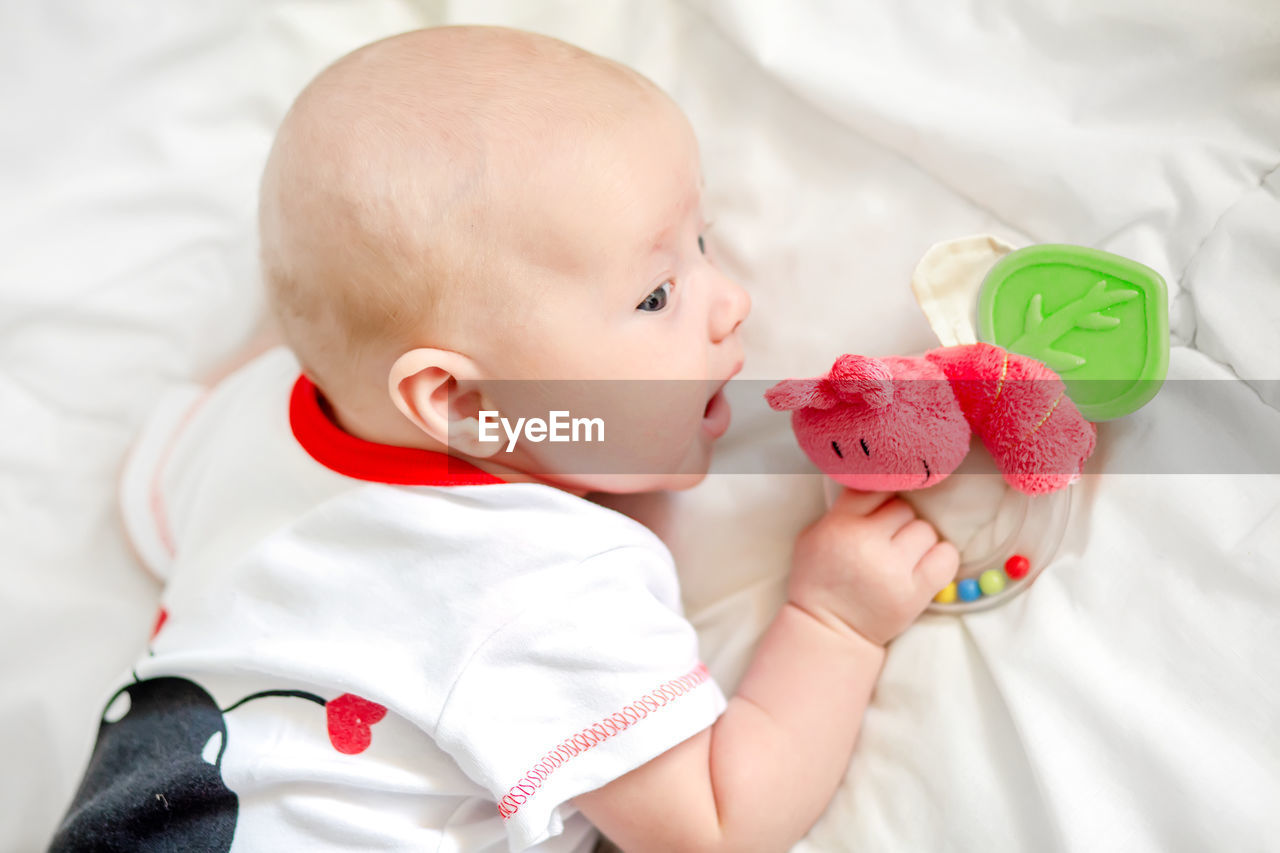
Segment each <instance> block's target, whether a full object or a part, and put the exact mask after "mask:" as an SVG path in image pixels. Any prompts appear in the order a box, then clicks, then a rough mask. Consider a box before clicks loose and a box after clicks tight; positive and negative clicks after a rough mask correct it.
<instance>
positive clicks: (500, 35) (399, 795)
mask: <svg viewBox="0 0 1280 853" xmlns="http://www.w3.org/2000/svg"><path fill="white" fill-rule="evenodd" d="M701 196H702V179H701V170H700V165H699V159H698V150H697V146H696V142H695V140H694V136H693V133H692V130H691V128H690V126H689V123H688V122H687V120H686V119H685V118H684V116H683V115H682V114H681V112H680V111H679V109H678V108H677V107H676V106H675V105H674V103H673V102H672V101H671V100H670V99H669V98H668V97H667V96H666V95H664V94H663V93H662V92H661V91H660V90H659V89H658V88H657V87H655V86H654V85H653V84H652V83H651V82H649V81H648V80H646V79H645V78H643V77H642V76H640V75H639V74H637V73H635V72H634V71H631V70H629V69H627V68H625V67H622V66H620V65H618V64H616V63H614V62H611V61H608V60H605V59H602V58H600V57H597V56H594V55H591V54H589V53H586V52H584V51H582V50H579V49H577V48H574V47H571V46H569V45H566V44H564V43H561V42H558V41H556V40H553V39H550V38H546V37H542V36H536V35H532V34H529V33H522V32H517V31H512V30H506V29H500V28H486V27H456V28H441V29H433V30H424V31H418V32H411V33H406V34H403V35H400V36H396V37H394V38H390V39H386V40H383V41H380V42H377V43H375V44H372V45H369V46H366V47H364V48H362V49H360V50H358V51H356V52H354V53H352V54H350V55H348V56H346V57H344V58H342V59H340V60H339V61H338V62H336V63H335V64H334V65H332V66H331V67H329V68H328V69H326V70H325V71H324V72H322V73H321V74H320V75H319V76H318V77H317V78H316V79H315V80H314V81H313V82H312V83H311V84H310V85H309V86H308V87H307V88H306V89H305V90H304V91H303V93H302V94H301V95H300V96H299V97H298V99H297V101H296V102H295V104H294V105H293V107H292V109H291V110H290V112H289V114H288V115H287V117H286V118H285V120H284V122H283V124H282V126H281V128H280V130H279V133H278V135H277V137H276V141H275V145H274V147H273V149H272V152H271V155H270V157H269V160H268V163H267V167H266V171H265V174H264V178H263V182H262V196H261V208H260V224H261V236H262V259H263V272H264V277H265V280H266V282H267V285H268V292H269V295H270V304H271V307H272V309H273V310H272V314H273V317H274V320H275V322H276V323H277V324H278V327H279V330H280V332H281V333H282V335H283V337H284V340H285V342H286V343H287V344H288V347H287V348H286V347H277V348H274V349H272V350H270V351H268V352H266V353H265V354H262V355H261V356H259V357H257V358H255V359H254V360H252V361H251V362H250V363H248V364H247V365H244V366H242V367H240V368H239V369H237V370H235V371H234V372H233V373H232V374H231V375H230V376H229V377H227V378H226V379H225V381H222V382H220V383H218V384H217V385H216V387H214V389H213V390H212V391H206V390H205V389H203V388H200V387H194V386H193V387H190V388H184V389H181V390H180V391H179V392H177V393H175V394H174V395H172V396H170V397H169V398H167V399H166V400H165V401H164V403H163V404H162V405H161V406H160V408H159V409H158V410H157V412H156V413H155V414H154V415H153V416H152V417H151V419H150V420H149V421H148V423H147V425H146V426H145V428H144V430H143V432H142V435H141V437H140V439H139V441H138V444H137V445H136V447H135V449H134V451H133V452H132V454H131V457H130V460H129V462H128V464H127V466H126V469H125V473H124V477H123V480H122V484H121V495H122V507H123V512H124V516H125V522H126V526H127V528H128V531H129V534H130V538H131V540H132V541H133V543H134V545H135V547H136V550H137V551H138V554H139V556H140V558H141V559H142V560H143V562H144V563H145V564H146V565H147V566H148V567H149V568H150V569H151V570H152V571H153V572H154V573H156V574H157V576H159V577H160V578H162V579H163V580H164V581H165V591H164V594H163V599H162V610H161V613H160V617H159V619H158V620H157V624H156V629H155V632H154V634H153V636H152V640H151V643H150V648H149V650H148V654H147V655H146V656H145V657H144V658H142V659H141V660H140V661H139V662H138V664H137V666H136V667H135V668H134V670H133V672H132V673H130V674H129V676H128V678H127V679H124V680H123V681H122V684H123V686H121V688H120V690H119V691H118V692H117V693H116V695H115V696H114V697H113V698H112V699H111V701H110V702H109V703H108V707H107V710H106V713H105V714H104V718H103V723H102V727H101V729H100V731H99V736H98V742H97V746H96V748H95V751H94V756H93V759H92V761H91V763H90V767H89V770H88V772H87V774H86V777H85V781H84V783H83V784H82V786H81V789H80V791H79V792H78V794H77V796H76V799H75V801H74V803H73V804H72V807H71V810H70V811H69V813H68V815H67V817H66V819H65V820H64V822H63V824H62V826H61V827H60V829H59V833H58V836H57V838H55V841H54V848H55V849H78V848H82V847H89V846H93V845H95V844H105V843H107V842H110V843H112V844H115V845H117V846H116V847H115V848H113V849H158V848H160V847H164V849H196V848H199V849H221V850H228V849H235V850H307V851H321V850H337V849H344V850H457V851H489V850H493V851H496V850H511V851H519V850H525V849H531V848H532V849H537V850H544V851H586V850H590V849H592V846H593V845H594V844H595V843H596V842H597V840H598V838H599V833H598V832H597V829H598V830H600V831H602V832H603V833H604V834H605V835H606V836H607V837H608V838H609V839H611V840H612V841H613V842H614V843H616V844H617V845H618V846H620V847H621V848H622V849H623V850H626V851H644V850H660V851H673V850H674V851H678V850H696V851H712V850H725V851H748V850H762V851H780V850H785V849H786V848H787V847H789V846H790V845H791V844H792V843H794V842H795V841H797V840H798V839H799V838H800V837H801V836H802V835H804V833H805V832H806V831H807V830H808V828H809V827H810V826H811V825H812V824H813V822H814V821H815V820H816V819H817V817H818V816H819V814H821V812H822V811H823V809H824V808H825V807H826V805H827V802H828V800H829V799H830V797H831V795H832V793H833V792H834V790H835V788H836V785H837V784H838V783H839V781H840V779H841V776H842V774H843V773H844V771H845V770H846V768H847V766H848V762H849V757H850V754H851V752H852V749H853V745H854V741H855V739H856V737H857V734H858V730H859V725H860V721H861V719H862V716H863V713H864V710H865V709H866V706H867V703H868V701H869V699H870V696H871V692H872V688H873V686H874V684H875V681H876V678H877V676H878V673H879V670H880V666H881V663H882V661H883V659H884V654H885V651H884V647H885V645H886V644H887V643H888V642H889V641H890V640H891V639H893V638H894V637H895V636H896V635H897V634H899V633H900V632H901V631H902V630H904V629H905V628H906V627H907V626H908V625H909V624H911V622H912V620H914V619H915V618H916V616H917V615H918V614H919V613H920V612H921V611H922V610H923V609H924V607H925V606H926V604H927V603H928V602H929V600H930V599H931V598H932V596H933V595H934V594H935V593H936V592H937V591H938V590H939V589H941V588H942V587H944V586H945V585H946V584H947V583H948V582H950V581H951V579H952V577H953V576H954V574H955V571H956V567H957V563H958V555H957V553H956V551H955V549H954V548H953V547H952V546H950V545H949V544H946V543H942V542H939V541H938V536H937V534H936V532H935V531H934V530H933V528H932V527H931V526H930V525H929V524H928V523H926V522H925V521H923V520H921V519H918V518H916V516H915V514H914V513H913V512H912V510H911V509H910V508H909V507H908V506H907V505H906V504H905V503H903V502H902V501H900V500H898V499H895V498H891V497H890V496H889V495H887V494H884V493H859V492H853V491H846V492H844V493H843V494H842V495H841V497H840V498H839V499H838V500H837V501H836V502H835V504H834V505H833V506H832V507H831V509H830V510H829V511H828V512H827V514H826V515H825V516H823V517H822V518H821V519H820V520H819V521H817V522H816V523H815V524H813V525H812V526H811V527H809V528H808V529H807V530H805V531H804V532H803V533H802V534H801V535H800V537H799V539H798V540H797V542H796V546H795V550H794V557H793V563H792V567H791V574H790V579H789V583H788V588H787V598H788V600H787V602H786V604H785V605H784V606H783V607H782V608H781V610H780V611H779V612H778V614H777V616H776V617H775V619H774V621H773V623H772V625H771V626H770V627H769V629H768V631H767V633H766V634H765V635H764V637H763V639H762V641H761V643H760V644H759V647H758V649H757V651H756V654H755V658H754V660H753V661H752V663H751V666H750V668H749V670H748V672H747V674H746V676H745V677H744V679H743V680H742V683H741V684H740V685H739V687H738V690H737V692H736V694H734V695H733V696H732V698H728V699H726V697H725V696H724V694H723V692H722V691H721V690H720V688H719V686H718V685H717V684H716V682H715V681H714V680H713V679H712V678H711V676H710V674H709V673H708V671H707V668H706V666H705V665H704V664H703V663H702V662H701V660H700V659H699V652H698V646H697V637H696V634H695V633H694V631H693V629H692V627H691V626H690V625H689V623H688V622H687V621H686V620H685V618H684V615H683V612H682V608H681V603H680V592H679V587H678V584H677V579H676V573H675V567H674V565H673V563H672V560H671V556H670V554H669V552H668V551H667V549H666V548H665V547H664V546H663V545H662V543H661V542H660V541H659V540H658V539H657V538H656V537H655V536H654V535H653V534H652V533H651V532H650V531H648V530H647V529H645V528H644V527H643V526H641V525H640V524H638V523H637V522H635V521H633V520H631V519H629V518H627V517H625V516H623V515H621V514H619V513H616V512H614V511H612V510H609V509H605V508H604V507H601V506H599V505H597V504H595V503H592V502H590V501H588V500H585V499H584V498H583V495H585V494H587V493H589V492H606V493H626V492H638V491H650V490H659V489H679V488H687V487H689V486H692V485H694V484H696V483H697V482H699V481H700V480H701V479H703V478H704V477H705V475H706V472H707V469H708V465H709V462H710V457H711V452H712V447H713V445H714V444H715V442H716V440H717V439H718V438H719V437H720V436H721V435H723V434H724V432H725V431H726V429H727V428H728V423H729V409H728V404H727V403H726V402H725V399H724V395H723V393H722V390H721V389H722V387H723V386H724V384H725V383H726V382H728V380H729V379H730V377H732V376H733V375H734V374H735V373H737V372H738V371H739V369H740V368H741V367H742V359H743V351H742V345H741V341H740V337H739V330H740V326H741V324H742V322H743V320H744V319H745V318H746V316H747V314H748V311H749V307H750V300H749V298H748V296H747V294H746V293H745V292H744V291H743V289H742V288H741V287H740V286H739V285H738V284H737V283H736V282H734V281H733V280H732V279H731V278H730V277H729V276H727V275H726V274H725V273H723V272H722V271H721V270H720V269H719V268H718V267H717V266H716V264H715V261H714V255H713V254H712V253H711V251H710V248H709V247H708V245H707V242H706V238H705V234H704V232H705V230H706V223H705V222H704V220H703V214H702V204H701ZM513 380H514V381H513ZM595 380H609V381H595ZM619 380H646V381H645V382H622V381H619ZM649 380H662V381H649ZM637 389H641V390H637ZM557 410H562V411H565V412H573V413H575V414H577V413H588V414H589V415H590V416H591V417H592V418H594V419H598V420H599V421H600V423H601V428H600V430H599V432H605V433H606V435H605V436H598V437H602V438H607V441H599V442H596V443H590V442H587V441H577V442H573V441H570V442H552V441H540V440H537V437H536V436H535V435H534V433H533V432H532V431H531V430H528V429H526V431H525V437H526V438H527V439H528V440H519V441H516V440H508V436H507V435H505V434H500V439H501V440H495V439H494V434H493V433H494V430H493V429H491V427H492V426H493V423H492V421H491V420H490V416H491V415H494V414H495V413H496V415H499V416H501V417H502V418H504V419H506V420H507V421H509V422H517V421H518V419H519V418H521V417H524V418H526V422H527V421H528V418H531V417H533V416H534V415H535V414H538V413H541V415H542V416H543V417H545V416H546V415H547V414H548V413H549V412H552V411H557ZM166 845H167V846H166Z"/></svg>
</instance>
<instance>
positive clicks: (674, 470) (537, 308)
mask: <svg viewBox="0 0 1280 853" xmlns="http://www.w3.org/2000/svg"><path fill="white" fill-rule="evenodd" d="M654 101H655V102H654V103H653V104H646V105H645V106H643V107H642V108H639V109H637V110H635V111H634V112H633V114H629V115H628V117H627V119H625V121H624V123H623V126H621V127H612V128H608V129H603V130H600V129H596V130H593V131H592V132H591V133H590V134H588V137H589V138H584V139H580V140H577V141H576V144H574V145H570V146H567V147H564V156H563V157H560V158H558V159H557V160H555V161H552V162H545V163H541V164H537V168H536V169H535V170H533V173H532V174H530V175H529V177H528V180H525V181H521V182H520V184H519V186H520V187H521V190H520V191H521V194H522V196H523V197H522V198H521V200H520V202H521V203H520V204H518V205H515V206H513V207H512V210H517V211H520V212H521V215H523V216H524V217H527V219H526V220H525V221H512V222H511V223H509V228H510V233H511V234H512V235H513V236H514V237H515V238H516V239H515V242H516V244H517V245H516V248H515V250H514V254H513V258H514V261H513V262H512V266H511V268H512V269H514V270H515V274H514V276H513V281H512V283H511V285H510V286H512V287H514V288H515V290H516V294H515V296H514V297H513V298H514V299H515V300H517V303H518V307H519V311H518V313H517V315H516V316H517V317H518V318H519V319H518V321H517V322H516V323H514V324H513V327H512V328H507V329H504V330H501V331H500V332H499V334H500V335H501V336H502V338H503V339H502V340H495V344H496V345H497V346H495V347H494V348H493V350H492V353H493V355H492V358H491V359H490V361H489V364H488V367H489V368H490V369H489V370H488V371H487V372H488V373H489V374H490V375H492V376H496V377H498V378H503V379H506V378H518V379H520V380H522V381H519V382H501V383H496V384H494V385H493V386H491V399H492V400H493V401H494V402H495V403H496V404H497V407H498V408H499V409H500V410H502V415H503V416H504V417H507V418H508V419H509V420H511V421H512V422H514V418H515V417H519V416H525V417H542V418H544V419H546V418H547V417H548V413H549V412H550V411H552V410H561V411H568V412H569V414H570V416H572V417H574V418H577V417H590V418H600V419H601V420H602V421H603V423H604V437H605V441H604V442H586V441H578V442H573V441H569V442H565V443H553V442H550V441H543V442H541V443H535V442H533V441H531V440H528V439H526V438H523V437H522V438H521V439H520V440H519V441H518V442H517V443H516V444H515V446H514V449H513V450H512V451H511V452H510V453H508V452H505V449H504V450H499V451H498V452H497V453H495V454H494V455H493V456H492V457H491V458H492V460H493V461H494V462H498V463H502V464H511V465H515V466H516V467H519V468H521V469H522V470H526V471H529V472H531V473H537V474H538V475H539V476H541V477H543V478H544V479H548V480H551V481H553V482H557V483H560V484H562V485H565V486H567V487H572V488H577V489H587V490H594V491H612V492H630V491H647V490H651V489H660V488H684V487H688V486H690V485H693V484H695V483H697V482H698V481H699V480H701V479H702V478H703V476H705V474H706V472H707V468H708V466H709V464H710V459H711V448H712V444H713V443H714V442H715V440H716V439H718V438H719V437H720V436H721V435H723V434H724V432H725V430H727V429H728V425H729V407H728V404H727V403H726V402H725V399H724V395H723V394H722V393H721V392H720V389H721V388H722V387H723V385H724V384H725V383H726V382H727V381H728V380H729V378H730V377H732V376H733V375H734V374H735V373H737V372H738V371H739V370H740V369H741V367H742V360H743V349H742V343H741V340H740V337H739V326H740V324H741V323H742V321H743V320H744V319H745V318H746V316H747V313H748V312H749V310H750V305H751V300H750V298H749V297H748V295H747V294H746V292H745V291H744V290H743V289H742V287H741V286H739V285H738V284H737V282H735V281H734V280H733V279H731V278H730V277H729V276H727V275H725V274H724V273H723V272H722V271H721V270H720V269H719V268H718V267H717V266H716V263H715V260H714V254H713V252H712V251H711V248H710V246H709V244H708V241H707V239H706V228H707V222H706V220H705V218H704V212H703V207H702V180H701V168H700V164H699V159H698V150H697V145H696V142H695V140H694V137H693V132H692V129H691V128H690V127H689V125H688V122H687V121H686V120H685V118H684V116H683V115H681V114H680V112H679V110H678V109H676V107H675V106H674V105H673V104H670V103H669V102H666V101H659V100H658V99H656V98H655V99H654ZM528 380H538V381H528ZM506 443H507V442H506V438H505V434H504V439H503V442H502V447H503V448H505V447H506Z"/></svg>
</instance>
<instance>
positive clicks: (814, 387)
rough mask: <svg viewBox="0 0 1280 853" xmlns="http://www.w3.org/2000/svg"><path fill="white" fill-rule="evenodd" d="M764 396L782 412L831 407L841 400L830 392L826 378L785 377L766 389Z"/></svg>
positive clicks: (772, 406)
mask: <svg viewBox="0 0 1280 853" xmlns="http://www.w3.org/2000/svg"><path fill="white" fill-rule="evenodd" d="M764 398H765V400H767V401H768V403H769V406H770V407H771V408H774V409H777V410H778V411H780V412H789V411H792V410H794V409H830V408H831V407H832V406H834V405H836V404H837V403H839V402H840V401H839V400H837V399H836V398H835V397H833V396H832V395H831V394H830V393H829V390H828V388H827V381H826V380H825V379H784V380H782V381H781V382H779V383H778V384H777V385H774V386H773V387H772V388H770V389H769V390H768V391H765V392H764Z"/></svg>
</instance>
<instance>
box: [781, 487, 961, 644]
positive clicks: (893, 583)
mask: <svg viewBox="0 0 1280 853" xmlns="http://www.w3.org/2000/svg"><path fill="white" fill-rule="evenodd" d="M959 566H960V554H959V552H958V551H957V550H956V548H955V546H954V545H952V544H951V543H950V542H945V541H944V542H940V541H938V532H937V531H936V530H934V528H933V525H931V524H930V523H929V522H927V521H925V520H924V519H922V518H919V517H917V516H916V513H915V510H913V509H912V508H911V506H910V505H909V504H908V503H907V502H906V501H904V500H902V499H901V498H898V497H893V496H891V495H889V493H887V492H856V491H853V490H851V489H845V490H843V491H842V492H841V494H840V497H838V498H837V499H836V502H835V503H834V504H832V506H831V508H830V509H829V510H827V514H826V515H824V516H823V517H822V518H820V519H818V520H817V521H816V522H814V523H813V524H811V525H810V526H809V527H808V528H806V529H805V530H804V532H803V533H801V534H800V536H799V537H798V538H797V539H796V546H795V553H794V555H793V557H792V561H791V576H790V578H789V580H788V583H787V598H788V600H789V602H790V603H791V604H793V605H795V606H796V607H799V608H800V609H801V610H804V611H806V612H808V613H809V614H810V615H812V616H814V617H816V618H818V619H819V620H821V621H823V622H825V623H826V624H827V625H829V626H831V627H832V628H835V629H836V630H838V631H848V630H849V629H853V630H854V631H856V632H857V633H858V634H860V635H861V636H863V637H865V638H866V639H868V640H870V641H871V642H873V643H875V644H876V645H878V646H883V645H885V644H886V643H888V642H889V641H890V640H892V639H893V638H894V637H896V636H897V635H898V634H901V633H902V632H903V631H904V630H906V628H907V626H909V625H910V624H911V623H912V622H913V621H914V620H915V618H916V617H917V616H919V615H920V613H921V612H922V611H923V610H924V609H925V607H926V606H928V604H929V601H930V599H932V598H933V596H934V595H936V594H937V592H938V590H940V589H942V588H943V587H944V586H946V585H947V584H949V583H951V581H952V579H953V578H954V577H955V575H956V570H957V569H958V568H959Z"/></svg>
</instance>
